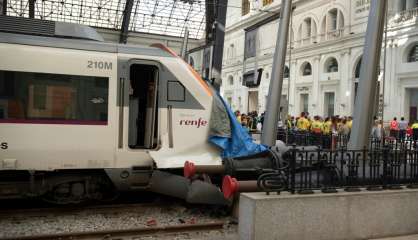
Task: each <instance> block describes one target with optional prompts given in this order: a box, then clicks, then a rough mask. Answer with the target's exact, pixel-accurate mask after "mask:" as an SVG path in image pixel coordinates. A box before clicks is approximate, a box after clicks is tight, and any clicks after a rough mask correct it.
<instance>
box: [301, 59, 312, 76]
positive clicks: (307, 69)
mask: <svg viewBox="0 0 418 240" xmlns="http://www.w3.org/2000/svg"><path fill="white" fill-rule="evenodd" d="M302 75H303V76H309V75H312V66H311V64H310V63H308V62H305V63H304V64H303V65H302Z"/></svg>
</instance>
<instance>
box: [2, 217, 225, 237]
mask: <svg viewBox="0 0 418 240" xmlns="http://www.w3.org/2000/svg"><path fill="white" fill-rule="evenodd" d="M225 224H226V222H225V221H218V222H209V223H198V224H181V225H171V226H170V225H168V226H157V227H141V228H132V229H114V230H101V231H86V232H74V233H58V234H43V235H33V236H20V237H5V238H0V240H29V239H30V240H46V239H48V240H50V239H59V240H66V239H69V240H70V239H71V240H75V239H109V238H115V237H131V236H132V237H137V236H143V235H150V234H170V233H184V232H196V231H208V230H219V229H223V227H224V225H225Z"/></svg>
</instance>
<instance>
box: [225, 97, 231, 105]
mask: <svg viewBox="0 0 418 240" xmlns="http://www.w3.org/2000/svg"><path fill="white" fill-rule="evenodd" d="M226 101H227V102H228V106H229V107H232V97H227V98H226Z"/></svg>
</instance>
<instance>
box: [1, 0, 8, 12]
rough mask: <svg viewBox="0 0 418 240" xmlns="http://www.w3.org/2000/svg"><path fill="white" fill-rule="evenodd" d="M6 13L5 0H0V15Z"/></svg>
mask: <svg viewBox="0 0 418 240" xmlns="http://www.w3.org/2000/svg"><path fill="white" fill-rule="evenodd" d="M6 14H7V0H0V15H6Z"/></svg>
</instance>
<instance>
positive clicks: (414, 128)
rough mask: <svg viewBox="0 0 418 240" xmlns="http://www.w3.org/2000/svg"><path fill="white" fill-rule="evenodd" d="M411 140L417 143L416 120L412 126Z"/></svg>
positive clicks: (417, 121)
mask: <svg viewBox="0 0 418 240" xmlns="http://www.w3.org/2000/svg"><path fill="white" fill-rule="evenodd" d="M411 128H412V139H413V140H414V141H418V120H415V123H414V124H412V126H411Z"/></svg>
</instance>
